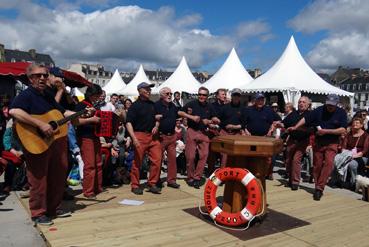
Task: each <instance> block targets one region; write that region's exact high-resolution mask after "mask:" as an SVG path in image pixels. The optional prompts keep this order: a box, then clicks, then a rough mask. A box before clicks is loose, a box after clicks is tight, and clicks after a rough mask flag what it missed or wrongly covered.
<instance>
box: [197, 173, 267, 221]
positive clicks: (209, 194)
mask: <svg viewBox="0 0 369 247" xmlns="http://www.w3.org/2000/svg"><path fill="white" fill-rule="evenodd" d="M224 181H239V182H241V183H242V184H243V185H244V186H245V188H246V191H247V195H248V197H247V198H248V199H247V203H246V206H245V207H244V208H243V209H242V210H241V211H240V212H236V213H228V212H225V211H223V210H222V209H221V208H220V207H219V206H218V205H217V201H216V191H217V189H218V186H219V185H220V184H221V183H222V182H224ZM204 201H205V206H206V209H207V211H208V213H209V215H210V217H211V218H212V219H213V220H215V221H216V222H217V223H219V224H223V225H227V226H239V225H243V224H246V223H247V222H249V221H250V220H252V219H253V218H254V216H255V215H256V214H257V212H258V210H259V208H260V205H261V201H262V193H261V190H260V186H259V183H258V181H256V179H255V176H254V175H253V174H252V173H251V172H249V171H248V170H246V169H242V168H230V167H226V168H221V169H219V170H217V171H215V172H214V173H213V174H212V175H211V176H210V177H209V179H208V181H207V183H206V185H205V191H204Z"/></svg>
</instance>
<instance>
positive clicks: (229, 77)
mask: <svg viewBox="0 0 369 247" xmlns="http://www.w3.org/2000/svg"><path fill="white" fill-rule="evenodd" d="M252 80H253V78H252V77H251V76H250V75H249V73H248V72H247V71H246V69H245V67H244V66H243V65H242V63H241V61H240V59H239V57H238V55H237V53H236V51H235V49H234V48H232V51H231V52H230V53H229V56H228V58H227V60H226V61H225V62H224V64H223V65H222V67H221V68H220V69H219V70H218V71H217V72H216V73H215V74H214V75H213V76H212V77H211V78H210V79H209V80H208V81H207V82H205V83H204V84H203V86H204V87H206V88H208V89H209V91H210V93H214V92H215V91H216V90H218V89H219V88H225V89H229V90H232V89H234V88H240V87H244V86H246V85H247V84H249V83H250V82H251V81H252Z"/></svg>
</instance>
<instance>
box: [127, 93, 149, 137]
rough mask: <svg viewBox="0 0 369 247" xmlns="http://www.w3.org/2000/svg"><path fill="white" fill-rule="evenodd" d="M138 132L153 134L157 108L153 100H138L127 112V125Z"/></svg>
mask: <svg viewBox="0 0 369 247" xmlns="http://www.w3.org/2000/svg"><path fill="white" fill-rule="evenodd" d="M128 122H129V123H131V124H132V126H133V130H134V131H137V132H147V133H151V131H152V129H153V128H154V127H155V107H154V102H152V101H151V100H141V99H140V98H139V99H138V100H136V101H135V102H134V103H133V104H132V105H131V107H130V108H129V109H128V112H127V123H128Z"/></svg>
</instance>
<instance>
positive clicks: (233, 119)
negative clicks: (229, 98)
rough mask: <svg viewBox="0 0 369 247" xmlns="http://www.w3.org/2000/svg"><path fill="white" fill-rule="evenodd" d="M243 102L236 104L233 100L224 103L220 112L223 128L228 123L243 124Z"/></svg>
mask: <svg viewBox="0 0 369 247" xmlns="http://www.w3.org/2000/svg"><path fill="white" fill-rule="evenodd" d="M242 108H243V107H242V106H241V104H238V105H234V104H233V103H232V102H231V103H229V104H226V105H224V106H223V107H222V108H221V111H220V113H219V119H220V126H221V127H222V129H226V128H225V127H226V126H227V125H228V124H233V125H239V124H241V111H242Z"/></svg>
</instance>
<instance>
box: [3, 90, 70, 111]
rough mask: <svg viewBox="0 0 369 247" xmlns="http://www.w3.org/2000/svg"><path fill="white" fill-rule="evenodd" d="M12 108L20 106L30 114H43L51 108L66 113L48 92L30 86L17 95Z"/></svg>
mask: <svg viewBox="0 0 369 247" xmlns="http://www.w3.org/2000/svg"><path fill="white" fill-rule="evenodd" d="M10 108H20V109H22V110H24V111H25V112H27V113H28V114H34V115H42V114H44V113H47V112H49V111H50V110H53V109H57V110H59V111H60V112H61V113H63V114H64V112H65V109H64V108H63V107H62V106H61V105H59V104H58V103H57V102H56V101H55V99H54V97H53V96H52V95H51V94H49V93H48V92H46V91H44V92H43V93H41V92H40V91H38V90H36V89H35V88H34V87H32V86H30V87H28V88H27V89H26V90H24V91H22V92H21V93H20V94H19V95H18V96H17V97H15V99H14V101H13V102H12V104H11V106H10Z"/></svg>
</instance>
